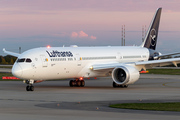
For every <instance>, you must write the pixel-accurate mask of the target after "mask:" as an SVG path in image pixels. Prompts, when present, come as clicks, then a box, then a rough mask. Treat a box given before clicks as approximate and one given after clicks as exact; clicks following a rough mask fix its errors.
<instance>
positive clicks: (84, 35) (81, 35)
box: [79, 31, 88, 37]
mask: <svg viewBox="0 0 180 120" xmlns="http://www.w3.org/2000/svg"><path fill="white" fill-rule="evenodd" d="M79 37H88V34H86V33H85V32H83V31H80V32H79Z"/></svg>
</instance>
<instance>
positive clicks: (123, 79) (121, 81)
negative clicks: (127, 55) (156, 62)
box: [112, 65, 140, 85]
mask: <svg viewBox="0 0 180 120" xmlns="http://www.w3.org/2000/svg"><path fill="white" fill-rule="evenodd" d="M139 76H140V74H139V71H138V70H137V69H136V68H135V67H133V66H129V65H123V66H119V67H116V68H114V70H113V71H112V78H113V81H114V82H115V83H116V84H118V85H128V84H133V83H134V82H136V81H137V80H138V79H139Z"/></svg>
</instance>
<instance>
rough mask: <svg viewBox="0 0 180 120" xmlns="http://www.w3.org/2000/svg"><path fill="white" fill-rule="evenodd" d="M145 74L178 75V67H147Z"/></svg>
mask: <svg viewBox="0 0 180 120" xmlns="http://www.w3.org/2000/svg"><path fill="white" fill-rule="evenodd" d="M147 71H149V73H147V74H166V75H180V69H148V70H147Z"/></svg>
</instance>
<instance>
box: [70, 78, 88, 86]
mask: <svg viewBox="0 0 180 120" xmlns="http://www.w3.org/2000/svg"><path fill="white" fill-rule="evenodd" d="M84 85H85V82H84V80H79V79H76V80H70V81H69V86H70V87H74V86H77V87H84Z"/></svg>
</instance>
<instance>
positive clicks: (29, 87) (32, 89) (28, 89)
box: [23, 80, 34, 91]
mask: <svg viewBox="0 0 180 120" xmlns="http://www.w3.org/2000/svg"><path fill="white" fill-rule="evenodd" d="M23 82H24V83H26V84H28V86H26V91H34V86H33V83H34V80H24V81H23Z"/></svg>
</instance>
